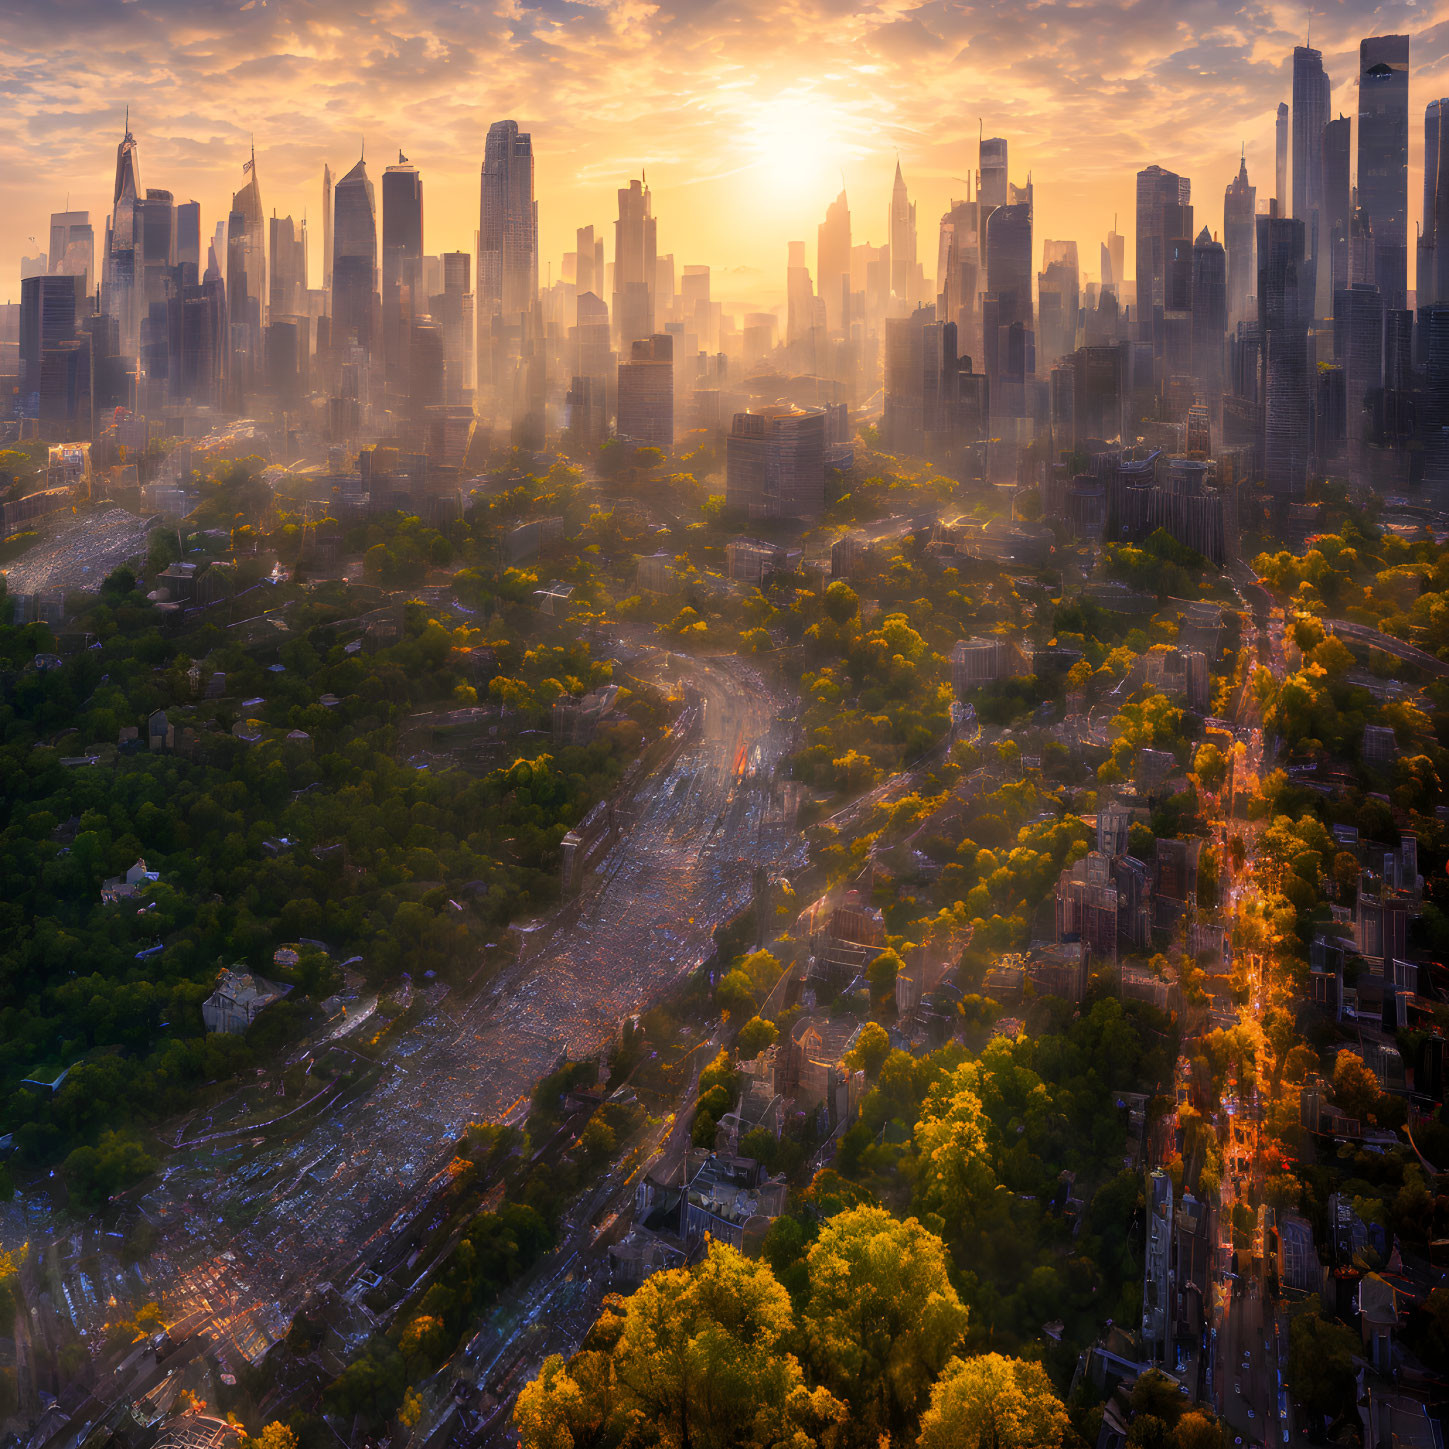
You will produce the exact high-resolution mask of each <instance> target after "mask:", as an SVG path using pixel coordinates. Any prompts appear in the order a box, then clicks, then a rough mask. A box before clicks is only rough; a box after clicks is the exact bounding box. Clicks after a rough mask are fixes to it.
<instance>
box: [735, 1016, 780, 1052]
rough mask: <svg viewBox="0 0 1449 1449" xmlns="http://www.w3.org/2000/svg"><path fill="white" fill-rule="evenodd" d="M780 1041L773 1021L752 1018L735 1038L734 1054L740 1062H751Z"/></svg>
mask: <svg viewBox="0 0 1449 1449" xmlns="http://www.w3.org/2000/svg"><path fill="white" fill-rule="evenodd" d="M779 1039H780V1030H779V1028H778V1027H777V1026H776V1025H775V1023H774V1022H773V1021H766V1020H765V1019H764V1018H763V1017H760V1016H752V1017H751V1018H750V1019H749V1020H748V1021H747V1022H746V1023H745V1024H744V1025H743V1026H742V1027H741V1028H740V1034H739V1036H738V1037H736V1038H735V1054H736V1055H737V1056H738V1057H739V1059H740V1060H741V1061H742V1062H752V1061H754V1059H755V1058H756V1057H757V1056H759V1054H760V1053H761V1052H762V1051H764V1050H765V1048H766V1047H768V1046H773V1045H774V1044H775V1043H776V1042H777V1041H778V1040H779Z"/></svg>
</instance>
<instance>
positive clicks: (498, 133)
mask: <svg viewBox="0 0 1449 1449" xmlns="http://www.w3.org/2000/svg"><path fill="white" fill-rule="evenodd" d="M479 193H480V195H479V211H478V286H477V295H478V323H479V327H480V328H482V327H483V326H484V325H485V319H486V318H490V317H500V316H501V317H504V318H507V319H510V320H512V319H516V318H518V317H521V316H523V315H525V314H528V313H531V312H532V310H533V302H534V298H535V297H536V296H537V294H538V203H537V202H536V201H535V200H534V199H533V138H532V137H531V136H530V135H528V134H527V133H526V132H523V131H520V130H519V129H518V122H517V121H495V122H494V123H493V124H492V125H491V126H490V127H489V128H488V139H487V140H486V141H485V142H484V144H483V167H482V170H481V172H480V176H479Z"/></svg>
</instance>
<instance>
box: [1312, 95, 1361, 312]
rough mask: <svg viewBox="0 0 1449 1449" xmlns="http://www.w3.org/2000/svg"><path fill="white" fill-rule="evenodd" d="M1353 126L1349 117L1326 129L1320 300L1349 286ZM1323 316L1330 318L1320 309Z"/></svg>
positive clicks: (1320, 244) (1341, 117) (1324, 129)
mask: <svg viewBox="0 0 1449 1449" xmlns="http://www.w3.org/2000/svg"><path fill="white" fill-rule="evenodd" d="M1352 134H1353V122H1352V121H1351V120H1349V118H1348V117H1347V116H1340V117H1339V118H1338V119H1337V120H1335V121H1330V122H1329V123H1328V124H1327V125H1326V126H1325V127H1324V128H1323V223H1322V226H1321V228H1320V231H1319V243H1318V245H1319V263H1318V296H1319V299H1320V303H1321V301H1322V298H1323V295H1324V287H1323V283H1324V278H1325V275H1326V276H1327V279H1328V296H1329V298H1330V299H1331V298H1332V295H1333V293H1334V292H1336V291H1338V290H1339V289H1340V288H1343V287H1346V286H1348V243H1349V233H1350V229H1351V226H1352V221H1353V183H1352V180H1351V177H1352V172H1353V143H1352ZM1319 315H1320V316H1324V315H1326V314H1325V312H1324V311H1323V310H1322V308H1321V307H1320V311H1319Z"/></svg>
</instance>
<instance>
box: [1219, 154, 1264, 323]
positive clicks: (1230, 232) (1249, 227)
mask: <svg viewBox="0 0 1449 1449" xmlns="http://www.w3.org/2000/svg"><path fill="white" fill-rule="evenodd" d="M1257 209H1258V188H1257V187H1256V186H1254V185H1252V184H1251V183H1250V182H1249V180H1248V158H1247V153H1246V152H1244V153H1243V155H1242V156H1241V157H1240V158H1239V160H1238V174H1237V175H1236V176H1235V177H1234V178H1233V179H1232V180H1231V181H1230V182H1229V183H1228V189H1227V191H1226V192H1225V193H1224V195H1223V245H1224V248H1225V249H1226V251H1227V258H1228V320H1229V321H1230V323H1231V324H1232V325H1233V326H1234V327H1236V326H1237V325H1238V323H1239V322H1242V321H1244V320H1245V319H1246V318H1247V316H1248V298H1249V297H1251V296H1252V295H1253V287H1254V282H1255V280H1256V273H1255V270H1254V266H1253V240H1254V236H1255V233H1256V231H1257V225H1256V223H1255V221H1254V217H1255V216H1256V214H1257Z"/></svg>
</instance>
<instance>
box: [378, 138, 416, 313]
mask: <svg viewBox="0 0 1449 1449" xmlns="http://www.w3.org/2000/svg"><path fill="white" fill-rule="evenodd" d="M422 264H423V178H422V177H421V176H420V175H419V174H418V168H417V167H416V166H414V165H412V164H411V163H410V162H409V161H408V159H407V157H406V156H404V155H403V153H402V152H401V151H399V152H398V153H397V165H395V166H389V167H387V169H386V170H385V171H384V172H383V173H382V289H383V295H384V296H386V295H387V294H388V293H389V292H390V291H391V289H392V288H394V287H398V288H405V289H407V291H408V292H409V293H410V294H411V305H412V311H413V312H415V313H421V312H423V311H425V310H426V308H425V307H423V306H421V305H419V303H420V302H421V300H422V293H421V285H422Z"/></svg>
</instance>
